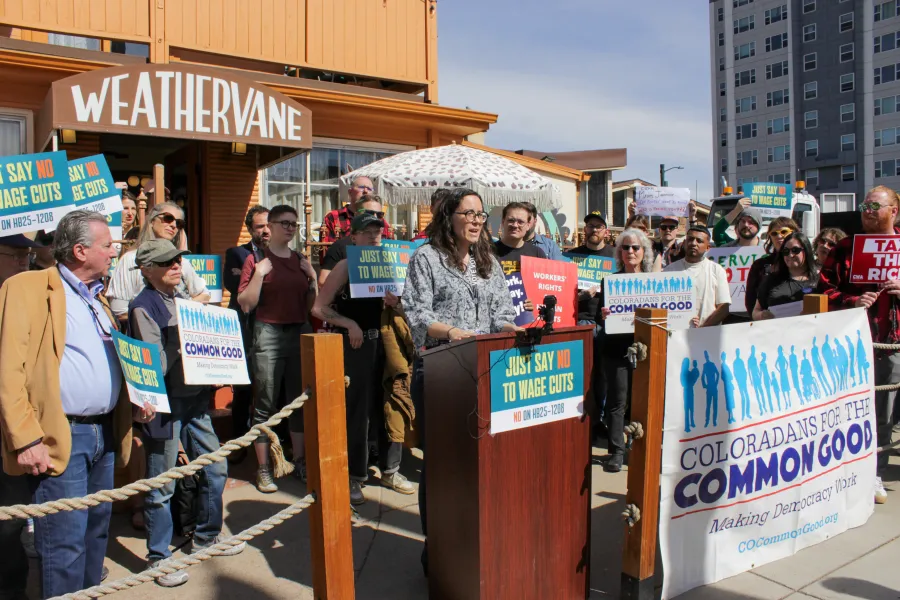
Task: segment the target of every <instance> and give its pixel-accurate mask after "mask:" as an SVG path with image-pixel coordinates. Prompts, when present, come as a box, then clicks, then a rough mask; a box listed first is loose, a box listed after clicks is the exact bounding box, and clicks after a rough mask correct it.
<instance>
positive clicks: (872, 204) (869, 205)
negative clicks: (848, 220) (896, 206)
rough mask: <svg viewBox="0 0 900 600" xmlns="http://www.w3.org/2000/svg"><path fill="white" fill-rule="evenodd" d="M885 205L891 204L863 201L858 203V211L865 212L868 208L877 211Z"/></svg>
mask: <svg viewBox="0 0 900 600" xmlns="http://www.w3.org/2000/svg"><path fill="white" fill-rule="evenodd" d="M885 206H891V205H890V204H881V203H880V202H863V203H862V204H860V205H859V212H866V211H867V210H870V211H872V212H878V211H879V210H881V209H882V208H884V207H885Z"/></svg>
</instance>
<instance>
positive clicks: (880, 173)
mask: <svg viewBox="0 0 900 600" xmlns="http://www.w3.org/2000/svg"><path fill="white" fill-rule="evenodd" d="M897 167H900V160H897V159H894V158H891V159H888V160H876V161H875V179H881V178H882V177H896V176H897Z"/></svg>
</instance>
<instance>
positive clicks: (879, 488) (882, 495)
mask: <svg viewBox="0 0 900 600" xmlns="http://www.w3.org/2000/svg"><path fill="white" fill-rule="evenodd" d="M885 502H887V492H886V491H885V489H884V483H882V481H881V477H875V504H884V503H885Z"/></svg>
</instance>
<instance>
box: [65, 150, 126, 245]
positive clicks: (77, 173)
mask: <svg viewBox="0 0 900 600" xmlns="http://www.w3.org/2000/svg"><path fill="white" fill-rule="evenodd" d="M69 181H70V182H71V184H72V197H73V198H74V199H75V208H78V209H81V210H90V211H93V212H98V213H100V214H102V215H111V214H114V213H121V212H122V190H120V189H118V188H116V181H115V180H114V179H113V176H112V173H110V171H109V165H108V164H107V163H106V157H105V156H103V155H102V154H95V155H94V156H88V157H85V158H79V159H77V160H70V161H69ZM113 239H114V240H118V239H121V238H117V237H114V238H113Z"/></svg>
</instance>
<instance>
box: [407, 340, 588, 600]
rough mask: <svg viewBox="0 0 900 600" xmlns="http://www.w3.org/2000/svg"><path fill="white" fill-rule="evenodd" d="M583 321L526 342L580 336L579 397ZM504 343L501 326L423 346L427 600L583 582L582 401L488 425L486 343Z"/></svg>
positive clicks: (562, 590)
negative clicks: (529, 420)
mask: <svg viewBox="0 0 900 600" xmlns="http://www.w3.org/2000/svg"><path fill="white" fill-rule="evenodd" d="M592 332H593V327H570V328H564V329H559V330H557V331H554V332H552V333H549V334H546V335H545V336H544V337H543V339H542V340H541V343H540V344H539V345H537V346H535V349H536V350H538V351H539V350H540V348H541V347H544V346H546V345H548V344H555V343H559V342H580V345H581V347H582V348H583V364H584V367H583V370H584V378H583V383H582V385H581V387H582V388H583V389H579V390H576V394H577V395H581V396H582V397H583V398H586V397H587V391H588V387H589V385H590V380H591V376H590V371H591V367H592V365H593V357H592V350H593V338H592ZM515 345H516V338H515V336H514V335H513V334H493V335H483V336H479V337H477V338H473V339H469V340H465V341H461V342H457V343H455V344H450V345H446V346H441V347H438V348H434V349H432V350H428V351H426V352H424V353H423V357H424V361H425V403H426V409H425V419H426V422H425V437H426V440H427V449H426V453H427V465H428V466H427V470H426V477H427V499H426V502H427V510H428V555H429V561H428V562H429V578H428V590H429V598H431V600H476V599H482V600H504V599H510V600H513V599H514V600H529V599H532V598H533V599H536V600H537V599H541V600H546V599H548V598H553V599H554V600H569V599H576V598H577V599H582V598H587V597H588V594H589V592H590V585H589V583H590V578H589V565H590V509H591V503H590V495H591V444H590V441H591V440H590V438H591V434H590V424H589V420H588V417H587V412H586V411H584V416H583V417H581V418H577V417H576V418H566V419H564V420H559V421H554V422H549V423H542V424H537V425H534V426H530V427H527V428H522V429H516V430H513V431H505V432H502V433H497V434H494V435H492V434H491V431H490V425H491V382H490V379H491V377H490V371H491V367H492V366H494V365H492V361H491V352H493V351H498V350H508V349H510V348H513V347H514V346H515ZM575 347H576V348H577V345H576V346H575ZM495 361H496V359H495ZM583 403H584V401H583V400H582V406H583Z"/></svg>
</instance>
